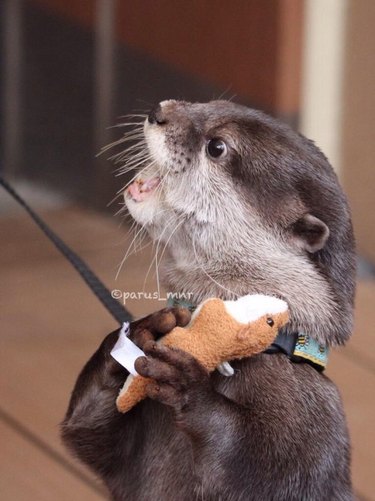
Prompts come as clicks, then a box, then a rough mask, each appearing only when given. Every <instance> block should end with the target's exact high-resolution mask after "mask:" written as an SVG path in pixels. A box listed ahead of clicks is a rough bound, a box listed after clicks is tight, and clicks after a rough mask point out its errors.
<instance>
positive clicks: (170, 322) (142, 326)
mask: <svg viewBox="0 0 375 501" xmlns="http://www.w3.org/2000/svg"><path fill="white" fill-rule="evenodd" d="M190 318H191V314H190V312H189V310H188V309H186V308H164V309H163V310H160V311H157V312H155V313H153V314H152V315H148V316H147V317H145V318H141V319H140V320H136V321H135V322H132V323H131V324H130V334H129V339H131V340H132V341H133V343H135V344H136V345H137V346H138V347H139V348H141V349H142V350H143V347H144V345H145V343H147V342H148V341H153V340H156V339H159V338H161V337H162V336H164V335H165V334H168V332H170V331H171V330H172V329H174V328H175V327H176V326H178V327H185V325H187V324H188V323H189V322H190Z"/></svg>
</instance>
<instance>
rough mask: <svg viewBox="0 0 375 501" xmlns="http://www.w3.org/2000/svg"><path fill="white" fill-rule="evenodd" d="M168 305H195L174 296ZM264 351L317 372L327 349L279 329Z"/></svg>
mask: <svg viewBox="0 0 375 501" xmlns="http://www.w3.org/2000/svg"><path fill="white" fill-rule="evenodd" d="M168 306H174V307H176V306H179V307H180V308H187V309H188V310H190V311H194V310H195V308H196V305H194V304H192V303H189V302H188V301H185V300H179V299H175V298H171V297H170V298H169V299H168ZM264 353H268V354H269V355H272V354H276V353H284V354H285V355H286V356H287V357H288V358H289V359H290V360H291V361H292V362H295V363H302V362H304V363H307V364H309V365H312V366H313V367H314V368H315V369H316V370H318V371H319V372H321V371H323V370H324V369H325V368H326V365H327V362H328V353H329V349H328V348H327V347H325V346H323V345H321V344H319V343H318V341H316V339H314V338H312V337H311V336H309V335H308V334H303V333H301V332H295V333H287V332H285V331H283V330H280V331H279V333H278V335H277V336H276V339H275V341H274V342H273V343H272V344H271V346H270V347H269V348H267V350H265V352H264Z"/></svg>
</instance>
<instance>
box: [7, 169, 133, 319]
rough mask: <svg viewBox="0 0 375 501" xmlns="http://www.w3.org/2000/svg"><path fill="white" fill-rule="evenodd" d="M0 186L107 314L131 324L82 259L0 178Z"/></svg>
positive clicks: (127, 316) (124, 312) (127, 313)
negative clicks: (80, 279)
mask: <svg viewBox="0 0 375 501" xmlns="http://www.w3.org/2000/svg"><path fill="white" fill-rule="evenodd" d="M0 185H2V187H3V188H4V189H5V190H6V191H7V192H8V193H9V195H11V196H12V197H13V198H14V200H16V201H17V202H18V203H19V204H20V205H21V206H22V207H23V208H24V209H25V211H26V212H28V213H29V215H30V216H31V218H32V219H33V220H34V222H35V223H36V224H37V225H38V226H39V228H40V229H41V230H42V231H43V233H44V234H45V235H46V236H47V238H49V239H50V240H51V242H52V243H53V244H54V245H55V246H56V247H57V249H58V250H59V251H60V252H61V254H63V256H65V257H66V259H67V260H68V261H69V262H70V263H71V264H72V265H73V266H74V268H75V269H76V270H77V271H78V273H79V274H80V275H81V277H82V278H83V280H84V281H85V282H86V284H87V285H88V286H89V287H90V289H91V290H92V292H93V293H94V294H95V295H96V297H97V298H98V299H99V300H100V301H101V303H102V304H103V306H104V307H105V308H106V309H107V310H108V311H109V313H110V314H111V315H112V316H113V317H114V318H115V319H116V320H117V322H119V323H120V324H123V323H124V322H131V320H132V316H131V314H130V313H129V312H128V311H127V309H126V308H125V307H124V306H122V305H121V304H120V303H119V302H118V301H117V300H116V299H114V298H113V297H112V295H111V292H110V291H109V290H108V289H107V287H106V286H105V285H104V284H103V282H102V281H101V280H100V279H99V278H98V277H97V276H96V275H95V273H94V272H93V271H92V270H91V269H90V268H89V267H88V266H87V264H86V263H85V262H84V261H82V259H81V258H80V257H79V256H78V255H77V254H76V253H75V252H74V251H72V249H71V248H70V247H68V246H67V245H66V243H65V242H64V241H63V240H61V238H60V237H59V236H58V235H56V233H55V232H54V231H53V230H51V228H50V227H49V226H48V225H47V224H46V223H45V222H44V221H43V220H42V219H41V218H40V217H39V216H38V214H36V213H35V212H34V211H33V209H32V208H31V207H29V205H28V204H27V203H26V202H25V201H24V200H23V198H22V197H20V195H19V194H18V193H17V192H16V191H15V190H14V189H13V188H12V186H10V184H9V183H8V182H7V181H6V180H5V179H4V178H2V177H1V176H0Z"/></svg>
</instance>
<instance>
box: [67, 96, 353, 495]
mask: <svg viewBox="0 0 375 501" xmlns="http://www.w3.org/2000/svg"><path fill="white" fill-rule="evenodd" d="M142 135H143V139H142V143H141V146H140V147H141V148H142V151H144V156H143V157H142V155H141V157H142V158H143V165H142V169H141V171H140V172H139V173H138V175H137V178H136V180H135V181H134V182H133V183H131V184H130V186H129V187H128V188H127V189H126V190H125V193H124V197H125V202H126V205H127V207H128V209H129V212H130V214H131V215H132V216H133V218H134V219H135V221H136V222H137V223H139V224H140V225H142V226H143V227H144V228H146V230H147V231H148V233H149V235H150V236H151V238H152V239H153V240H154V241H156V242H159V243H160V244H162V245H163V254H164V259H163V260H162V264H161V271H160V276H161V279H162V282H163V284H164V286H165V288H166V290H168V291H171V292H178V293H189V295H190V297H191V298H192V299H191V301H192V303H195V304H198V303H199V302H201V301H203V300H205V299H207V298H209V297H218V298H221V299H224V300H232V299H236V298H237V297H240V296H243V295H246V294H249V293H259V294H268V295H274V296H276V297H278V298H280V299H282V300H285V301H286V302H287V303H288V305H289V312H290V321H289V323H288V324H287V326H286V328H285V332H286V334H292V333H304V334H308V335H309V336H311V337H312V338H313V339H315V340H317V341H318V342H319V343H321V344H323V345H325V346H335V345H339V344H343V343H345V341H347V339H348V338H349V337H350V334H351V331H352V321H353V301H354V293H355V244H354V236H353V230H352V224H351V217H350V210H349V208H348V204H347V201H346V198H345V195H344V194H343V191H342V189H341V187H340V186H339V183H338V180H337V177H336V175H335V173H334V171H333V169H332V167H331V166H330V164H329V162H328V160H327V158H326V157H325V156H324V154H323V153H322V152H321V151H320V150H319V149H318V148H317V146H316V145H315V144H314V143H313V142H312V141H310V140H308V139H306V138H305V137H304V136H303V135H301V134H298V133H296V132H295V131H293V130H292V129H291V128H289V127H288V126H287V125H285V124H283V123H281V122H279V121H277V120H276V119H274V118H271V117H270V116H267V115H265V114H264V113H262V112H260V111H256V110H253V109H250V108H247V107H245V106H242V105H238V104H235V103H232V102H227V101H222V100H219V101H211V102H209V103H203V104H202V103H188V102H184V101H175V100H168V101H163V102H162V103H160V104H159V105H158V106H156V107H155V108H154V109H153V110H152V111H151V112H150V114H149V115H148V117H147V118H146V120H145V123H144V126H143V133H142ZM182 311H183V310H181V309H178V308H172V309H171V308H169V309H165V310H162V311H161V312H157V313H155V314H153V315H151V316H149V317H146V318H145V319H141V320H139V321H137V322H134V323H132V324H131V337H132V339H133V341H134V342H136V344H138V345H139V346H140V347H141V348H142V349H143V350H144V351H145V353H146V355H147V357H141V358H139V359H138V360H137V361H136V369H137V372H139V374H141V375H142V376H144V377H150V378H152V379H153V380H154V383H152V384H150V385H149V387H148V389H147V394H148V397H149V398H148V399H146V400H144V401H143V402H142V403H140V404H139V405H137V406H136V407H134V408H133V409H132V410H131V411H130V412H129V413H127V414H124V415H123V414H120V413H119V412H117V410H116V406H115V400H116V396H117V394H118V391H119V390H120V388H121V386H122V384H123V381H124V379H125V378H126V376H127V371H126V370H125V369H124V368H122V367H121V366H120V365H119V364H118V363H117V362H116V361H115V360H114V359H112V358H111V356H110V351H111V349H112V347H113V345H114V344H115V342H116V340H117V336H118V331H116V332H113V333H111V334H110V335H109V336H107V338H105V340H104V341H103V343H102V344H101V346H100V347H99V349H98V350H97V351H96V353H95V354H94V355H93V357H92V358H91V359H90V360H89V362H88V363H87V364H86V366H85V367H84V369H83V370H82V372H81V374H80V376H79V378H78V380H77V383H76V385H75V388H74V391H73V394H72V397H71V401H70V404H69V408H68V411H67V414H66V417H65V419H64V421H63V424H62V437H63V440H64V442H65V443H66V445H67V446H68V447H69V448H70V449H71V450H72V452H73V453H74V454H75V455H76V456H77V457H78V458H80V459H81V460H82V461H83V462H85V463H86V464H87V465H89V466H90V467H91V468H92V469H93V471H94V472H95V473H96V474H97V475H99V476H100V478H102V479H103V481H104V483H105V485H106V486H107V487H108V490H109V492H110V494H111V496H112V498H113V499H115V500H127V501H133V500H134V501H137V500H142V501H147V500H150V501H151V500H155V499H160V500H163V501H164V500H165V501H169V500H171V501H172V500H173V501H175V500H179V501H180V500H181V501H185V500H191V499H195V498H197V499H205V500H220V499H221V500H228V501H229V500H233V501H234V500H235V501H238V500H254V501H255V500H256V501H259V500H265V501H268V500H285V501H286V500H288V501H293V500H295V501H300V500H302V499H303V500H317V501H318V500H319V501H323V500H327V501H328V500H336V499H337V500H341V501H342V500H351V499H353V493H352V486H351V476H350V440H349V436H348V430H347V426H346V421H345V415H344V412H343V407H342V402H341V399H340V395H339V392H338V390H337V388H336V387H335V385H334V384H333V383H332V382H331V381H330V380H329V379H328V378H327V377H326V376H325V375H324V374H323V373H321V372H318V371H317V370H316V369H315V368H314V367H312V366H311V365H309V364H307V363H295V362H294V361H292V360H291V359H290V358H289V357H288V356H287V355H285V354H284V353H282V352H279V353H273V354H270V353H267V352H265V353H261V354H259V355H257V356H254V357H251V358H247V359H243V360H240V361H235V362H232V363H231V365H232V367H233V368H234V375H233V376H232V377H225V376H224V375H222V374H220V373H219V372H217V371H215V372H214V373H212V374H209V373H208V372H207V371H206V370H205V369H204V368H203V367H202V366H201V365H200V364H199V362H198V361H197V360H196V359H194V358H193V357H192V356H190V355H188V354H186V353H184V352H182V351H180V350H177V349H172V348H168V347H163V346H161V345H159V344H158V343H156V342H155V340H156V339H157V338H158V337H160V336H162V335H163V334H165V333H166V332H168V331H169V330H170V329H171V328H173V327H174V325H176V324H177V325H185V324H186V322H187V319H186V312H185V313H182ZM171 316H172V317H173V322H171V321H170V320H171ZM166 319H168V321H166Z"/></svg>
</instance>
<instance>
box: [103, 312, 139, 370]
mask: <svg viewBox="0 0 375 501" xmlns="http://www.w3.org/2000/svg"><path fill="white" fill-rule="evenodd" d="M129 326H130V324H129V322H124V323H123V324H122V327H121V331H120V334H119V336H118V340H117V342H116V344H115V346H114V347H113V348H112V351H111V355H112V357H113V358H114V359H115V360H117V362H118V363H119V364H121V365H122V366H123V367H125V369H127V370H128V371H129V372H130V374H133V375H134V376H136V375H138V372H137V371H136V370H135V367H134V362H135V361H136V360H137V358H138V357H144V356H145V354H144V353H143V351H142V350H141V349H140V348H138V346H137V345H136V344H134V343H133V341H131V340H130V339H129V338H128V336H129V332H130V328H129Z"/></svg>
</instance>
